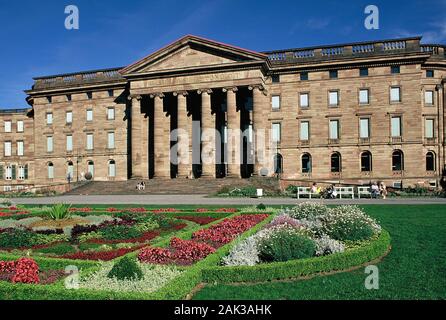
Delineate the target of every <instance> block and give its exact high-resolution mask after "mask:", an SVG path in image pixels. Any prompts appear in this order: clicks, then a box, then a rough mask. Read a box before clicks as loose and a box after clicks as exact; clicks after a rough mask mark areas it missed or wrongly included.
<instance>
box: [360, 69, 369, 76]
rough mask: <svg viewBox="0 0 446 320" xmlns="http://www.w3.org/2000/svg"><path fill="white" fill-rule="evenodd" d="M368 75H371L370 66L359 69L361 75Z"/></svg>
mask: <svg viewBox="0 0 446 320" xmlns="http://www.w3.org/2000/svg"><path fill="white" fill-rule="evenodd" d="M368 75H369V68H360V69H359V76H360V77H367V76H368Z"/></svg>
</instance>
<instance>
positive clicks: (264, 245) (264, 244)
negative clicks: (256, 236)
mask: <svg viewBox="0 0 446 320" xmlns="http://www.w3.org/2000/svg"><path fill="white" fill-rule="evenodd" d="M258 248H259V251H260V259H261V260H262V261H264V262H275V261H277V262H278V261H288V260H294V259H302V258H309V257H312V256H314V254H315V252H316V244H315V243H314V241H313V240H311V239H310V238H308V237H306V236H303V235H302V234H300V233H299V232H297V231H295V230H293V229H290V228H283V229H280V230H278V231H277V232H275V233H273V234H271V235H270V236H269V237H267V238H266V239H263V240H262V241H260V243H259V247H258Z"/></svg>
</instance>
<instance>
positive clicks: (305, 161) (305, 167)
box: [302, 153, 312, 173]
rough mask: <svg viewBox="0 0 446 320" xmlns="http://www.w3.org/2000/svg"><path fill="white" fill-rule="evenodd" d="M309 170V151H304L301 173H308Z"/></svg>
mask: <svg viewBox="0 0 446 320" xmlns="http://www.w3.org/2000/svg"><path fill="white" fill-rule="evenodd" d="M311 170H312V168H311V155H310V154H309V153H304V154H303V155H302V173H310V172H311Z"/></svg>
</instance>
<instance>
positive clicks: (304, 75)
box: [300, 72, 308, 81]
mask: <svg viewBox="0 0 446 320" xmlns="http://www.w3.org/2000/svg"><path fill="white" fill-rule="evenodd" d="M300 80H301V81H307V80H308V72H301V73H300Z"/></svg>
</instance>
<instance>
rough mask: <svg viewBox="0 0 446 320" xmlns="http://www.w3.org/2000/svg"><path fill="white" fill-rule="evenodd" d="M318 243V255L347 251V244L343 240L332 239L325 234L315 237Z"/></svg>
mask: <svg viewBox="0 0 446 320" xmlns="http://www.w3.org/2000/svg"><path fill="white" fill-rule="evenodd" d="M314 241H315V243H316V255H317V256H326V255H329V254H333V253H339V252H344V251H345V246H344V244H343V243H342V242H340V241H337V240H334V239H331V238H330V237H329V236H327V235H323V236H322V237H320V238H318V239H314Z"/></svg>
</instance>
